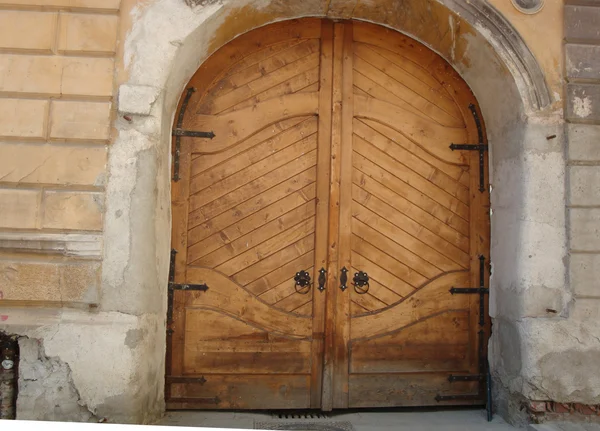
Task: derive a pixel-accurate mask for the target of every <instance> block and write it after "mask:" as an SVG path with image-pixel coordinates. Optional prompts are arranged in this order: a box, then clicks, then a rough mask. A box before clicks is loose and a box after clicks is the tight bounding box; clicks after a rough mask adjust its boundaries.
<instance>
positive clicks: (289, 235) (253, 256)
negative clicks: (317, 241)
mask: <svg viewBox="0 0 600 431" xmlns="http://www.w3.org/2000/svg"><path fill="white" fill-rule="evenodd" d="M314 231H315V218H314V216H313V217H311V218H309V219H307V220H304V221H302V222H300V223H298V224H297V225H295V226H292V227H290V228H289V229H287V230H285V231H283V232H281V233H279V234H277V235H275V236H274V237H272V238H270V239H269V240H267V241H264V242H262V243H260V244H258V245H257V246H255V247H253V248H251V249H248V250H247V251H245V252H243V253H241V254H239V255H237V256H235V257H233V258H232V259H230V260H227V261H226V262H224V263H222V264H220V265H218V266H217V267H216V268H215V269H217V270H218V271H219V272H222V273H223V274H226V275H233V274H235V273H238V272H240V271H243V270H244V269H246V268H248V267H249V266H251V265H253V264H255V263H257V262H260V261H261V260H262V259H265V258H267V257H269V256H271V255H273V254H275V253H276V252H278V251H280V250H282V249H284V248H286V247H287V246H289V245H290V244H293V243H295V242H296V241H298V240H300V239H302V238H305V237H306V236H307V235H311V236H313V238H314ZM313 241H314V239H313Z"/></svg>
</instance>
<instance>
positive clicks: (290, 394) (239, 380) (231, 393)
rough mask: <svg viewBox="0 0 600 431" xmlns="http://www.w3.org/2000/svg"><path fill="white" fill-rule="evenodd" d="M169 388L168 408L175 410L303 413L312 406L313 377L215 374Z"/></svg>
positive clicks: (175, 383) (171, 384) (175, 384)
mask: <svg viewBox="0 0 600 431" xmlns="http://www.w3.org/2000/svg"><path fill="white" fill-rule="evenodd" d="M173 380H174V379H171V381H173ZM169 381H170V379H169V378H167V382H168V383H169ZM169 384H170V386H171V394H172V395H171V396H172V399H171V401H170V402H169V403H168V404H167V405H168V406H169V408H170V409H173V410H178V409H210V410H214V409H228V410H239V409H249V410H260V409H264V408H265V406H268V407H269V408H271V409H302V408H306V406H307V405H309V404H310V376H309V375H302V374H287V375H285V374H284V375H282V374H260V375H252V374H213V375H211V376H207V377H206V382H204V383H197V382H189V381H188V382H177V380H175V382H173V383H169ZM207 394H211V395H210V396H207Z"/></svg>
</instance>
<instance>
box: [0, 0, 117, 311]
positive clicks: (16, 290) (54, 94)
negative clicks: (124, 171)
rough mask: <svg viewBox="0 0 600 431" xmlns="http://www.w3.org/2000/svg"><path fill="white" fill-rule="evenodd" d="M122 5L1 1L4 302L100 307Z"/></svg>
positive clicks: (96, 0) (0, 295)
mask: <svg viewBox="0 0 600 431" xmlns="http://www.w3.org/2000/svg"><path fill="white" fill-rule="evenodd" d="M119 3H120V0H0V118H1V119H2V120H1V121H0V299H4V300H8V301H49V302H54V303H62V304H69V303H86V304H97V303H98V301H99V287H100V259H101V243H102V241H101V239H102V235H101V231H102V227H103V208H104V188H105V184H106V163H107V145H108V143H109V142H110V139H111V120H112V117H113V112H112V106H113V104H112V101H113V95H114V92H115V85H114V81H115V79H114V76H115V72H114V63H115V60H114V56H115V50H116V47H117V34H118V24H119V15H118V14H119Z"/></svg>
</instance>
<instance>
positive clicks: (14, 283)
mask: <svg viewBox="0 0 600 431" xmlns="http://www.w3.org/2000/svg"><path fill="white" fill-rule="evenodd" d="M99 284H100V264H99V263H98V262H90V263H87V262H86V263H68V264H56V263H34V262H6V261H0V294H1V295H0V297H2V299H4V300H9V301H10V300H12V301H55V302H84V303H97V301H98V288H99Z"/></svg>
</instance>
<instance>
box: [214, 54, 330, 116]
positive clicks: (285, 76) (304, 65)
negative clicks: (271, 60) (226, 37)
mask: <svg viewBox="0 0 600 431" xmlns="http://www.w3.org/2000/svg"><path fill="white" fill-rule="evenodd" d="M318 66H319V53H318V52H316V53H313V54H310V55H308V56H306V57H304V58H302V59H299V60H296V61H294V62H293V63H290V64H288V65H286V66H283V67H281V68H280V69H277V70H276V71H274V72H272V73H269V74H268V75H266V76H263V77H261V78H259V79H256V80H254V81H252V82H250V83H248V84H246V85H243V86H241V87H238V88H235V89H234V90H232V91H230V92H229V93H226V94H224V95H220V96H217V97H215V98H213V99H212V109H211V112H213V113H214V114H219V113H221V112H222V111H224V110H225V109H228V108H231V107H232V106H235V105H237V104H238V103H240V102H243V101H244V100H247V99H250V98H251V97H254V96H255V95H256V94H258V93H262V92H263V91H266V90H268V89H269V88H272V87H274V86H276V85H279V84H281V83H282V82H285V81H287V80H289V79H291V78H293V77H294V76H296V75H299V74H301V73H303V72H306V71H307V70H311V69H314V68H315V67H318Z"/></svg>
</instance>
